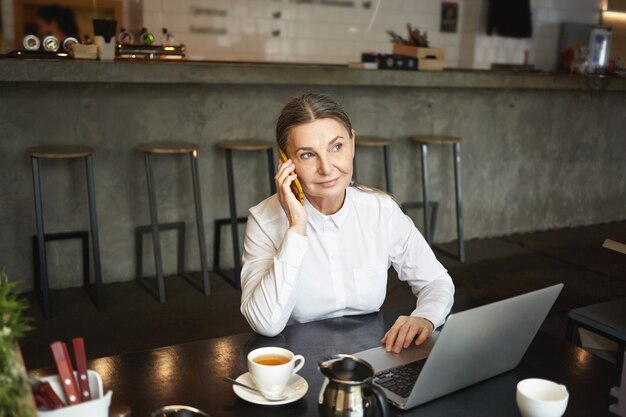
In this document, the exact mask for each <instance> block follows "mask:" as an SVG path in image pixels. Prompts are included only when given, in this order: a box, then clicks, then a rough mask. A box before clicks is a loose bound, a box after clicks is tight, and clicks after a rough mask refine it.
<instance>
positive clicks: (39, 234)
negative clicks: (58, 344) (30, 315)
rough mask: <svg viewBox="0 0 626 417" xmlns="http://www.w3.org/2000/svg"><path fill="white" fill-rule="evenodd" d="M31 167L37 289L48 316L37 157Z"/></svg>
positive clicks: (46, 270) (41, 205)
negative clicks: (37, 272) (35, 233)
mask: <svg viewBox="0 0 626 417" xmlns="http://www.w3.org/2000/svg"><path fill="white" fill-rule="evenodd" d="M31 162H32V169H33V189H34V193H35V223H36V224H37V247H38V249H39V256H38V258H39V259H38V261H39V265H38V266H37V268H38V270H39V286H40V288H39V290H40V291H41V296H42V308H43V316H44V318H45V319H49V318H50V299H49V296H48V267H47V263H46V243H45V241H44V224H43V204H42V201H41V177H40V175H39V158H31Z"/></svg>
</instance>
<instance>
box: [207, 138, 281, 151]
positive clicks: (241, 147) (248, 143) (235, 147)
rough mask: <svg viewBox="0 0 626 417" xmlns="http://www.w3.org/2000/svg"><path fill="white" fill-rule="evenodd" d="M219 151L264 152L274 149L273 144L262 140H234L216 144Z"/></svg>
mask: <svg viewBox="0 0 626 417" xmlns="http://www.w3.org/2000/svg"><path fill="white" fill-rule="evenodd" d="M217 147H218V148H220V149H230V150H232V151H265V150H268V149H273V148H274V142H271V141H269V140H263V139H235V140H223V141H221V142H217Z"/></svg>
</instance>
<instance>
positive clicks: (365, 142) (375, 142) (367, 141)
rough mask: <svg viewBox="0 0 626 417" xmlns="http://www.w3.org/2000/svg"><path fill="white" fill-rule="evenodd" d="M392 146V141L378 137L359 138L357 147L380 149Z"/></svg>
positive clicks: (357, 138)
mask: <svg viewBox="0 0 626 417" xmlns="http://www.w3.org/2000/svg"><path fill="white" fill-rule="evenodd" d="M388 145H391V139H387V138H380V137H377V136H357V137H356V146H370V147H380V146H388Z"/></svg>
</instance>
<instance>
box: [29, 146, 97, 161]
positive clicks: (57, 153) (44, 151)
mask: <svg viewBox="0 0 626 417" xmlns="http://www.w3.org/2000/svg"><path fill="white" fill-rule="evenodd" d="M26 153H27V154H29V155H30V156H31V157H33V158H57V159H62V158H84V157H86V156H89V155H92V154H93V148H90V147H89V146H79V145H42V146H33V147H32V148H28V149H26Z"/></svg>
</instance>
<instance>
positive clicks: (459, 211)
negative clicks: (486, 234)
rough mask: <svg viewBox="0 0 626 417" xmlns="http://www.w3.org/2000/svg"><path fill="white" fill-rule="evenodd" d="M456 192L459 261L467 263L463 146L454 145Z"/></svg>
mask: <svg viewBox="0 0 626 417" xmlns="http://www.w3.org/2000/svg"><path fill="white" fill-rule="evenodd" d="M453 155H454V191H455V197H456V234H457V239H458V240H457V245H458V251H459V254H458V256H459V261H460V262H465V244H464V242H463V201H462V195H461V144H460V143H455V144H454V151H453Z"/></svg>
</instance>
